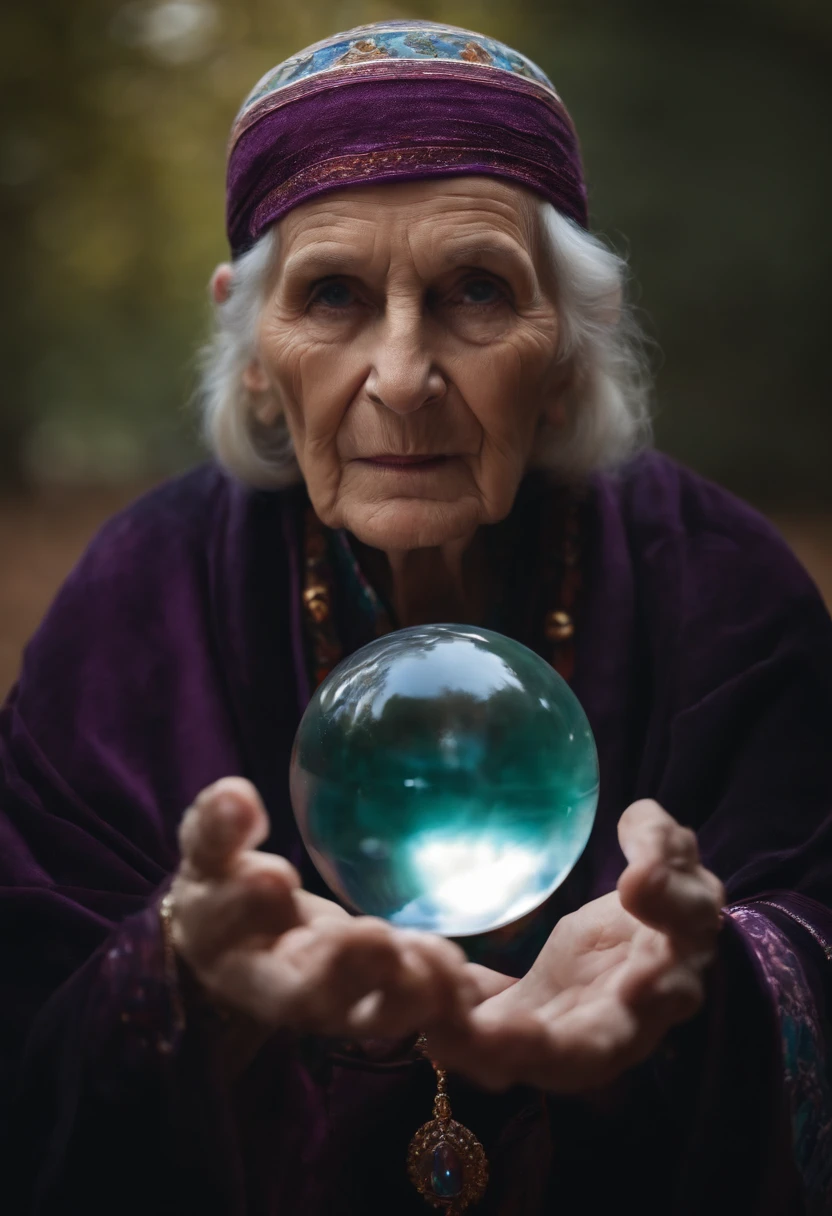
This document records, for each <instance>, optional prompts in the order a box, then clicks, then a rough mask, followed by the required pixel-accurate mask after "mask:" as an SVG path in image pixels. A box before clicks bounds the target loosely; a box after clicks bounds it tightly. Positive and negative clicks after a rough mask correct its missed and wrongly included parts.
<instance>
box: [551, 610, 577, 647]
mask: <svg viewBox="0 0 832 1216" xmlns="http://www.w3.org/2000/svg"><path fill="white" fill-rule="evenodd" d="M544 632H545V634H546V637H547V638H548V639H549V641H550V642H565V641H567V639H568V638H571V637H572V635H573V634H574V632H575V625H574V623H573V621H572V617H571V616H570V615H569V613H568V612H548V613H547V614H546V624H545V627H544Z"/></svg>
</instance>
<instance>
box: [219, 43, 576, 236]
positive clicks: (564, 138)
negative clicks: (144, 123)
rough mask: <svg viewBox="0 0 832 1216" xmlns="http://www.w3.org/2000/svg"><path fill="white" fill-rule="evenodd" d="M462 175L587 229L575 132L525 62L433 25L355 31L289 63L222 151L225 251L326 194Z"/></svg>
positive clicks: (248, 107) (254, 95)
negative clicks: (495, 184) (517, 189)
mask: <svg viewBox="0 0 832 1216" xmlns="http://www.w3.org/2000/svg"><path fill="white" fill-rule="evenodd" d="M463 174H486V175H491V176H495V177H500V178H504V179H507V180H509V181H514V182H518V183H520V184H522V185H524V186H528V187H529V188H531V189H532V190H535V191H537V193H538V194H541V195H542V196H543V197H544V198H547V199H549V201H550V202H552V203H553V204H554V205H555V207H557V209H558V210H559V211H560V212H562V213H563V214H564V215H566V216H568V217H569V218H570V219H572V220H574V221H575V222H576V223H578V224H580V225H581V226H582V227H586V225H587V210H586V188H585V186H584V181H583V173H582V168H581V158H580V152H579V148H578V141H577V136H576V134H575V129H574V127H573V125H572V121H571V119H570V117H569V115H568V113H567V112H566V109H565V107H564V105H563V102H562V101H561V100H560V98H559V96H558V94H557V93H556V91H555V89H554V86H553V85H552V83H551V81H550V80H549V79H548V77H547V76H546V75H545V74H544V73H543V72H542V71H541V70H540V68H538V67H537V66H536V65H535V64H534V63H532V62H531V60H529V59H526V58H525V56H523V55H520V54H519V53H518V52H517V51H514V50H512V49H511V48H510V47H507V46H505V45H504V44H503V43H501V42H496V41H494V40H493V39H491V38H485V37H483V36H482V35H481V34H474V33H471V32H470V31H468V30H461V29H456V28H455V27H453V26H448V25H438V24H435V23H433V22H425V21H418V22H417V21H387V22H381V23H378V24H376V25H365V26H359V27H358V28H356V29H353V30H350V31H348V32H347V33H344V34H336V35H334V36H333V37H332V38H327V39H326V40H325V41H323V42H318V43H316V44H315V45H314V46H310V47H308V48H307V49H306V50H304V51H301V52H300V53H299V54H297V55H293V56H292V57H291V58H290V59H287V60H286V61H285V62H284V63H281V64H279V65H278V67H276V68H273V69H272V70H271V71H270V72H267V74H266V75H265V76H264V77H263V79H262V80H261V81H260V82H259V83H258V84H257V85H256V86H255V88H254V89H253V90H252V92H251V93H250V94H249V96H248V97H247V98H246V100H245V102H244V103H243V106H242V109H241V110H240V113H239V114H238V115H237V118H236V120H235V122H234V126H233V129H232V132H231V140H230V145H229V158H228V194H227V223H228V238H229V242H230V244H231V248H232V251H233V252H234V254H235V255H237V254H240V253H242V252H243V251H244V250H246V249H248V248H249V247H250V246H251V245H252V244H253V243H254V242H255V241H256V240H257V238H258V237H259V236H260V235H261V234H262V233H263V232H264V231H265V230H266V228H267V227H268V226H269V225H270V224H272V223H273V222H274V221H275V220H277V219H279V218H280V216H281V215H285V213H286V212H287V211H289V210H290V209H291V208H292V207H295V206H297V204H298V203H301V202H303V201H304V200H305V199H308V198H312V197H314V196H315V195H318V194H322V193H323V192H325V191H328V190H336V189H342V188H343V187H345V186H351V185H357V184H360V183H362V182H381V181H391V180H402V179H410V180H414V179H418V178H426V177H449V176H455V175H456V176H458V175H463Z"/></svg>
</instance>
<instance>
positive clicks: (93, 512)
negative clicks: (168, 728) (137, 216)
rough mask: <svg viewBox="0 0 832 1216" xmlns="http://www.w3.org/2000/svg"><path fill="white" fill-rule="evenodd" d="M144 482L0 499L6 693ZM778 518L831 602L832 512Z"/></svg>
mask: <svg viewBox="0 0 832 1216" xmlns="http://www.w3.org/2000/svg"><path fill="white" fill-rule="evenodd" d="M140 490H141V487H135V486H132V487H129V488H123V489H120V490H109V491H107V490H83V491H69V490H66V491H52V492H49V493H41V494H38V495H37V496H26V497H19V498H7V499H5V500H0V571H2V574H1V575H0V694H2V693H5V690H6V689H7V688H8V687H9V686H10V685H11V683H12V681H13V680H14V678H15V676H16V673H17V670H18V666H19V663H20V653H21V649H22V647H23V645H24V643H25V642H26V639H27V638H28V637H29V636H30V635H31V634H32V632H33V631H34V629H35V628H36V626H37V624H38V622H39V621H40V619H41V617H42V616H43V613H44V612H45V611H46V609H47V607H48V606H49V603H50V601H51V600H52V597H53V596H54V594H55V592H56V590H57V589H58V587H59V586H60V584H61V582H62V581H63V579H64V578H65V577H66V575H67V574H68V573H69V571H70V569H71V568H72V566H73V565H74V563H75V561H76V560H77V558H78V557H79V556H80V554H81V553H82V551H83V549H84V547H85V546H86V544H87V542H88V541H89V539H90V537H91V536H92V535H93V533H94V532H95V531H96V529H97V528H98V527H99V526H100V524H101V523H103V521H104V520H105V519H107V518H108V516H110V515H112V514H113V513H114V512H115V511H117V510H119V509H120V508H121V507H123V506H124V505H126V504H127V503H128V502H129V501H131V499H132V498H134V497H135V495H136V494H137V493H138V492H140ZM775 523H776V524H777V526H778V527H779V528H780V530H781V531H782V532H783V534H784V535H785V537H786V539H787V540H788V541H789V543H790V544H791V546H792V548H793V549H794V551H795V553H796V554H797V555H798V557H799V558H800V560H801V561H802V562H803V563H804V565H805V566H806V567H807V568H808V569H809V571H810V572H811V574H812V575H813V577H814V578H815V580H816V582H817V583H818V585H819V587H820V588H821V591H822V592H823V594H824V596H825V597H826V602H827V603H828V604H830V605H832V514H829V515H810V514H793V515H780V516H777V517H776V518H775Z"/></svg>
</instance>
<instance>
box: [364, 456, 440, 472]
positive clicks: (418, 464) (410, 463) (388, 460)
mask: <svg viewBox="0 0 832 1216" xmlns="http://www.w3.org/2000/svg"><path fill="white" fill-rule="evenodd" d="M450 459H451V458H450V456H363V457H361V463H362V464H372V465H375V467H376V468H378V469H396V470H403V469H404V470H407V471H410V470H413V471H414V472H418V471H420V470H426V469H436V468H438V467H439V465H441V464H444V463H445V461H446V460H450Z"/></svg>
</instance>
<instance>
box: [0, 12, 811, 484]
mask: <svg viewBox="0 0 832 1216" xmlns="http://www.w3.org/2000/svg"><path fill="white" fill-rule="evenodd" d="M413 15H419V16H423V17H427V18H431V19H433V20H443V21H450V22H453V23H456V24H460V25H465V26H469V27H473V28H475V29H481V30H483V31H484V32H486V33H488V34H491V35H494V36H496V37H500V38H504V39H505V40H507V41H509V42H511V43H513V44H514V45H515V46H517V47H518V48H519V49H521V50H523V51H525V52H526V53H527V54H530V55H531V56H532V57H533V58H535V59H536V60H537V61H538V62H539V63H540V64H541V65H542V66H543V67H544V68H545V69H546V70H547V71H548V72H549V73H550V74H551V76H552V78H553V79H554V81H555V82H556V84H557V86H558V88H559V89H560V91H561V92H562V94H563V95H564V97H565V99H566V101H567V104H568V105H569V107H570V109H571V111H572V113H573V115H574V117H575V120H576V123H577V126H578V129H579V131H580V132H581V137H582V143H583V147H584V153H585V159H586V165H587V173H588V177H589V181H590V188H591V200H592V208H593V222H594V225H595V227H596V228H597V229H599V230H600V231H602V232H605V233H606V234H607V235H608V236H609V237H610V239H611V240H612V241H613V243H614V244H615V245H616V246H617V247H618V248H624V249H627V250H629V251H630V254H631V258H632V263H633V267H634V273H635V277H636V281H637V283H638V285H639V286H638V297H639V300H640V302H641V305H642V307H643V309H644V310H645V315H646V318H647V322H648V326H649V327H650V329H651V331H652V332H653V334H654V335H655V337H656V338H657V340H658V343H659V346H660V348H661V350H662V352H663V356H662V365H661V368H660V371H659V378H658V401H659V416H658V423H657V431H658V437H659V441H660V443H661V445H662V446H663V447H665V448H666V449H668V450H670V451H672V452H673V453H674V454H676V455H679V456H680V457H681V458H683V459H685V460H687V461H688V462H689V463H691V464H693V465H694V466H695V467H697V468H699V469H701V470H703V471H704V472H707V473H710V474H711V475H714V476H716V477H718V478H720V479H721V480H723V481H725V482H727V483H728V484H730V485H732V486H734V487H735V488H736V489H738V490H739V491H741V492H744V493H749V494H751V495H753V496H754V497H756V498H758V499H763V500H768V501H770V502H783V501H792V502H793V501H797V500H799V499H806V498H811V499H813V500H814V501H816V502H817V501H818V500H820V499H827V500H830V501H832V479H831V478H830V477H829V476H828V472H827V467H828V455H827V453H828V451H829V442H830V438H832V413H830V391H829V390H830V374H829V364H830V361H829V358H828V356H827V346H828V338H827V333H828V328H829V308H828V301H827V297H828V283H829V281H830V272H832V225H830V223H829V220H828V217H827V209H828V202H827V200H828V198H829V196H830V187H831V186H832V168H831V167H830V159H829V152H828V145H829V118H830V111H831V110H832V90H831V89H830V79H832V75H831V74H830V71H829V68H830V50H832V6H830V5H829V4H828V2H827V0H817V2H816V0H722V2H721V3H718V4H712V5H709V4H708V3H698V4H693V3H689V2H688V0H675V2H674V4H672V5H668V4H667V3H666V0H553V2H552V3H549V4H546V5H541V4H540V0H514V2H513V3H512V4H507V3H497V2H496V0H491V2H489V0H480V2H479V3H474V2H473V0H471V2H469V3H466V2H465V0H443V2H442V3H441V4H440V3H438V2H437V3H430V2H427V0H417V2H413V3H410V4H408V6H407V7H406V8H402V7H398V6H397V5H396V4H391V3H381V2H380V0H307V2H306V3H303V4H297V3H292V4H290V3H288V2H286V0H269V2H268V3H266V0H128V2H126V3H125V2H123V0H72V2H71V3H67V0H37V2H36V3H33V2H32V0H6V4H5V6H4V7H3V11H2V14H0V191H2V192H1V193H0V243H1V244H2V256H3V266H4V270H5V275H4V278H5V291H4V302H3V325H2V329H1V330H0V332H2V338H1V339H0V341H2V348H0V357H2V369H3V376H2V381H0V384H2V388H0V393H2V396H0V481H2V482H3V483H4V484H10V483H11V482H12V481H13V480H14V479H18V480H20V479H26V478H29V479H34V480H36V481H37V480H52V481H55V480H57V481H79V480H85V481H106V480H122V479H134V478H144V477H147V476H156V475H158V474H160V473H165V472H167V471H170V470H175V469H177V468H180V467H181V466H182V465H183V464H184V463H186V462H188V461H190V460H191V459H193V457H194V454H195V452H196V450H197V448H196V441H195V438H194V431H195V428H194V419H193V416H192V412H191V411H190V410H189V408H188V404H187V403H188V400H189V397H190V394H191V392H192V389H193V381H194V374H193V352H194V351H195V349H196V347H197V346H198V343H199V341H200V339H201V337H202V335H203V334H204V333H205V330H206V327H207V324H208V317H209V314H208V307H207V296H206V290H205V284H206V282H207V279H208V276H209V275H210V272H211V269H212V268H213V266H214V264H215V263H216V262H217V261H219V260H221V259H222V258H223V257H224V256H225V242H224V236H223V175H224V155H225V141H226V138H227V133H228V129H229V127H230V124H231V121H232V119H233V116H234V114H235V112H236V109H237V107H238V105H239V103H240V101H241V99H242V97H243V96H244V95H245V93H246V92H247V91H248V89H249V88H250V87H251V85H252V84H253V83H254V82H255V80H256V79H257V78H258V77H259V76H260V75H262V73H263V72H264V71H265V70H266V69H267V68H269V67H271V66H272V65H273V64H274V63H276V62H278V61H279V60H280V59H282V58H284V57H285V56H286V55H288V54H291V53H292V52H293V51H296V50H298V49H299V48H301V47H302V46H304V45H306V44H307V43H309V42H311V41H313V40H315V39H318V38H321V37H325V36H326V35H328V34H330V33H332V32H334V31H336V30H338V29H345V28H348V27H350V26H351V25H354V24H357V23H359V22H364V21H372V20H380V19H383V18H391V17H399V16H413Z"/></svg>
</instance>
